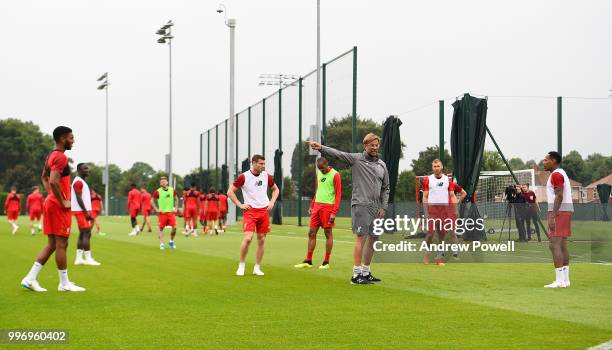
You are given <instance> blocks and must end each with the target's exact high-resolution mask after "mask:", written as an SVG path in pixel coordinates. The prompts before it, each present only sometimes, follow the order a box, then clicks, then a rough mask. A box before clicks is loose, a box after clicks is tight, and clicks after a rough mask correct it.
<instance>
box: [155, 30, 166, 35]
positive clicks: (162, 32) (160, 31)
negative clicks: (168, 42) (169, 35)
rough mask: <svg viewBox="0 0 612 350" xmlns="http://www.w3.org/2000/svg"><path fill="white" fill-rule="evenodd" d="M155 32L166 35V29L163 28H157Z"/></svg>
mask: <svg viewBox="0 0 612 350" xmlns="http://www.w3.org/2000/svg"><path fill="white" fill-rule="evenodd" d="M155 34H157V35H166V30H165V29H164V28H159V29H158V30H157V31H156V32H155Z"/></svg>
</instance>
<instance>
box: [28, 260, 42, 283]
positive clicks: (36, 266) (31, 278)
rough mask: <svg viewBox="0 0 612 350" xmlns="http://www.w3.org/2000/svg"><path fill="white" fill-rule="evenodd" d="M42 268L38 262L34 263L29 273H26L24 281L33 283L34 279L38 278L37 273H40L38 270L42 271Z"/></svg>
mask: <svg viewBox="0 0 612 350" xmlns="http://www.w3.org/2000/svg"><path fill="white" fill-rule="evenodd" d="M43 266H45V265H42V264H40V263H39V262H38V261H35V262H34V265H32V268H31V269H30V272H28V275H27V276H26V279H27V280H28V281H35V280H36V277H38V273H39V272H40V270H42V268H43Z"/></svg>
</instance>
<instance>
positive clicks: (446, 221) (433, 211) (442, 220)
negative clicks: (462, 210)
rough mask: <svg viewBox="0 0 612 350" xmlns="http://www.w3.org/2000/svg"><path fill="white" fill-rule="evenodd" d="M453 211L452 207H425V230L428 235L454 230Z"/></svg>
mask: <svg viewBox="0 0 612 350" xmlns="http://www.w3.org/2000/svg"><path fill="white" fill-rule="evenodd" d="M454 210H455V208H454V206H453V205H447V204H439V205H429V206H428V207H427V213H428V216H427V230H428V231H429V233H433V232H434V231H439V232H440V233H446V230H447V229H450V230H452V229H454V226H455V222H454V221H455V220H454V219H455V217H456V216H455V213H454ZM451 211H452V213H451Z"/></svg>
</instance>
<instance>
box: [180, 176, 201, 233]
mask: <svg viewBox="0 0 612 350" xmlns="http://www.w3.org/2000/svg"><path fill="white" fill-rule="evenodd" d="M183 197H184V203H185V209H184V211H183V216H184V218H185V223H186V231H185V236H188V235H189V234H192V235H193V236H197V234H196V229H197V227H198V226H197V222H198V212H199V199H200V192H198V189H197V188H196V184H195V182H192V183H191V188H190V189H188V190H187V191H185V192H184V193H183Z"/></svg>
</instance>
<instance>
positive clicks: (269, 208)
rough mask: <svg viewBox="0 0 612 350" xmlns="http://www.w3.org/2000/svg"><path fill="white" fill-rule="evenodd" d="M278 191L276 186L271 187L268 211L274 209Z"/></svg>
mask: <svg viewBox="0 0 612 350" xmlns="http://www.w3.org/2000/svg"><path fill="white" fill-rule="evenodd" d="M279 193H280V190H279V189H278V186H276V184H274V185H272V198H271V199H270V203H269V204H268V210H272V208H274V204H275V203H276V199H277V198H278V194H279Z"/></svg>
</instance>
